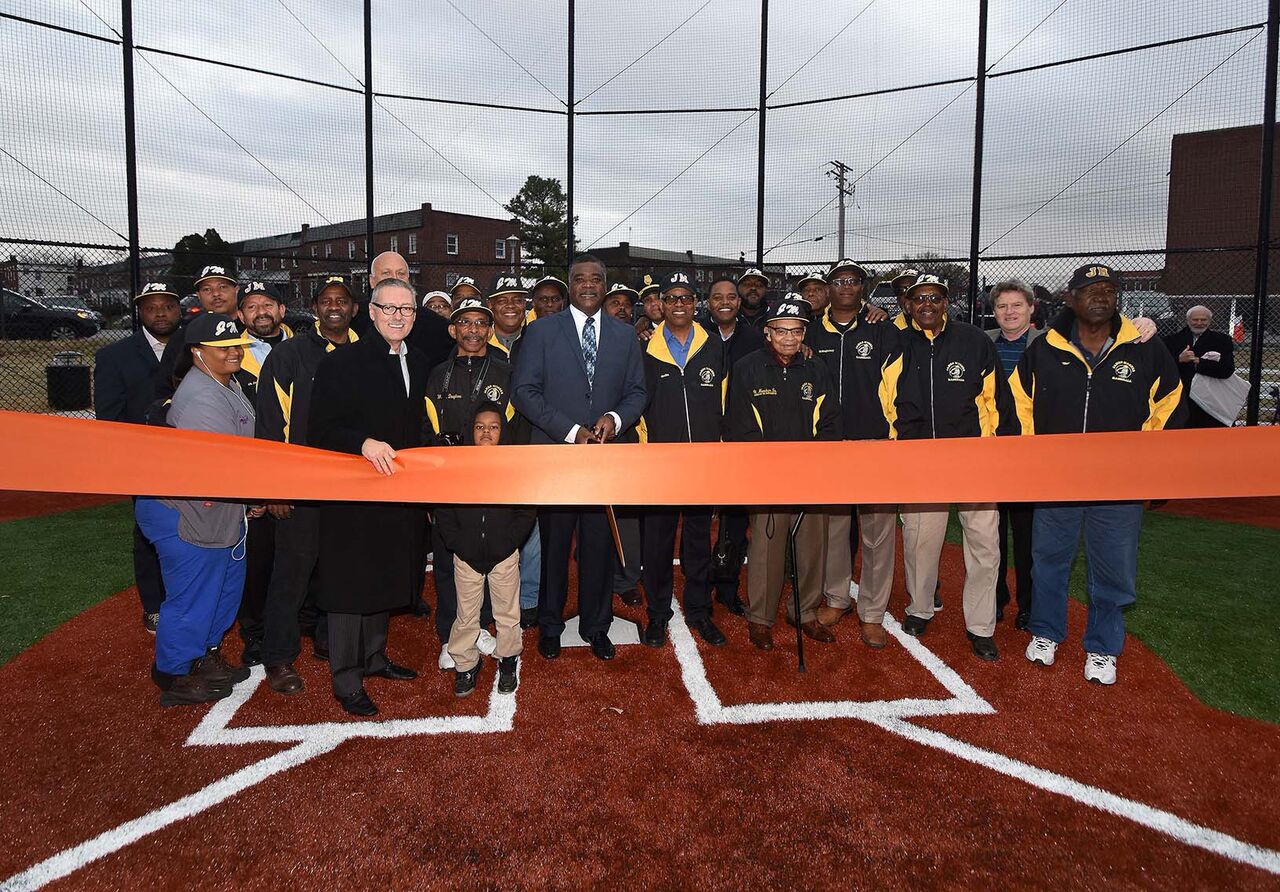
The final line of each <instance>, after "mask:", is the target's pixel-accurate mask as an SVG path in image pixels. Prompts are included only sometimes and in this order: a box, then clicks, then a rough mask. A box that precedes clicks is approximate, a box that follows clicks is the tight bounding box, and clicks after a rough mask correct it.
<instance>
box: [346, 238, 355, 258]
mask: <svg viewBox="0 0 1280 892" xmlns="http://www.w3.org/2000/svg"><path fill="white" fill-rule="evenodd" d="M347 259H348V260H355V259H356V243H355V242H347Z"/></svg>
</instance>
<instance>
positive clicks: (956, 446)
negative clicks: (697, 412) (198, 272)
mask: <svg viewBox="0 0 1280 892" xmlns="http://www.w3.org/2000/svg"><path fill="white" fill-rule="evenodd" d="M396 461H397V464H398V466H399V468H400V470H399V473H396V474H394V475H392V476H390V477H383V476H381V475H379V474H377V473H376V472H375V471H374V470H373V467H372V466H371V465H370V464H369V463H368V462H367V461H365V460H364V459H363V458H361V457H360V456H358V455H346V454H342V453H336V452H327V451H324V450H319V449H308V448H305V447H301V446H289V445H286V444H284V443H275V442H270V441H265V440H252V439H248V438H244V437H231V436H225V435H221V434H207V433H202V432H197V431H178V430H170V429H167V428H158V427H146V426H143V425H132V424H118V423H113V422H103V421H91V420H87V419H77V418H61V417H57V416H49V415H34V414H27V413H21V412H0V489H18V490H37V491H43V492H76V493H118V494H120V495H156V496H173V497H189V498H209V499H236V500H244V501H253V502H290V501H303V500H334V501H362V502H373V501H383V502H424V503H439V504H443V503H458V504H466V503H469V504H486V503H496V504H511V505H514V504H524V505H806V504H807V505H820V504H862V505H866V504H909V503H940V502H1067V501H1110V500H1139V499H1199V498H1215V497H1234V496H1275V495H1280V428H1275V427H1254V428H1231V429H1226V428H1222V429H1214V430H1180V431H1158V432H1136V433H1110V434H1063V435H1056V436H1048V435H1040V436H1034V437H998V438H984V439H955V440H911V441H841V442H834V443H646V444H618V443H610V444H605V445H599V444H585V445H577V446H569V445H550V446H495V447H476V446H441V447H433V448H425V449H407V450H402V451H400V453H399V457H398V458H397V459H396Z"/></svg>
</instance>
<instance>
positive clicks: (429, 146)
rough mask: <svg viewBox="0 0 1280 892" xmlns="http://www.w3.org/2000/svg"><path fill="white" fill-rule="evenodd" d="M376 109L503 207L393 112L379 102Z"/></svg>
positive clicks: (500, 204)
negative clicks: (385, 114) (389, 117)
mask: <svg viewBox="0 0 1280 892" xmlns="http://www.w3.org/2000/svg"><path fill="white" fill-rule="evenodd" d="M378 107H379V108H380V109H382V110H383V111H384V112H386V113H387V114H388V115H390V116H391V118H392V120H394V121H395V122H396V123H398V124H399V125H400V126H401V127H403V128H404V129H405V130H408V131H409V133H410V134H412V135H413V136H414V137H415V138H416V139H417V140H418V142H420V143H422V144H423V145H424V146H426V147H427V148H428V149H430V150H431V151H433V152H435V153H436V154H437V155H439V156H440V160H441V161H443V162H444V163H445V164H447V165H449V166H450V167H452V168H453V169H454V171H456V172H457V174H458V175H459V176H460V177H462V178H463V179H464V180H466V181H467V182H468V183H470V184H471V185H473V186H475V187H476V188H477V189H479V190H480V191H481V192H483V193H484V194H485V196H486V197H488V199H489V200H490V201H492V202H493V203H494V204H496V205H497V206H498V207H503V204H502V202H500V201H498V199H496V198H494V197H493V196H492V195H491V194H490V193H489V190H488V189H486V188H485V187H484V186H481V185H480V184H479V183H477V182H476V181H475V180H473V179H471V177H469V176H468V175H467V174H466V172H465V171H463V170H462V168H460V167H458V165H456V164H454V163H453V162H452V161H450V160H449V159H448V158H446V157H445V154H444V153H443V152H441V151H440V150H439V149H437V148H436V147H435V146H433V145H432V144H431V143H429V142H427V140H426V139H425V138H424V137H423V136H422V135H421V134H420V133H418V131H416V130H414V129H413V128H412V127H410V126H409V125H408V124H406V123H405V122H404V121H402V120H400V118H399V117H398V116H397V115H396V113H395V112H393V111H392V110H391V109H389V108H387V107H386V106H385V105H383V104H382V103H381V102H379V103H378Z"/></svg>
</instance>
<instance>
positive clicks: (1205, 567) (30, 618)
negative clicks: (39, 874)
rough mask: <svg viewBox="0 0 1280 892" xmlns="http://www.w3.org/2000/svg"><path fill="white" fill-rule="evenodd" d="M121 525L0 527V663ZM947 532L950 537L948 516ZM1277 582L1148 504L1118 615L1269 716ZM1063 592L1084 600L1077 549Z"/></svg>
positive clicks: (120, 551) (95, 511)
mask: <svg viewBox="0 0 1280 892" xmlns="http://www.w3.org/2000/svg"><path fill="white" fill-rule="evenodd" d="M131 529H132V512H131V510H130V505H129V503H128V502H120V503H116V504H111V505H103V506H99V507H94V508H84V509H80V510H76V511H67V512H63V513H59V514H50V515H45V516H42V517H33V518H27V519H23V520H12V521H8V522H5V523H0V562H3V566H4V567H6V568H7V572H6V573H5V575H4V578H3V580H2V581H0V665H3V664H4V663H5V662H8V661H9V660H10V659H12V658H13V656H14V655H16V654H17V653H18V652H19V651H21V650H23V649H24V648H26V647H29V646H30V645H31V644H34V643H35V642H36V641H37V640H38V639H39V638H41V637H42V636H43V635H45V634H46V633H48V632H49V631H50V630H52V629H53V628H55V627H56V626H58V625H59V624H61V623H63V622H65V621H66V620H68V619H70V618H71V617H73V616H75V615H76V614H77V613H79V612H81V611H82V610H84V609H85V608H87V607H89V606H90V605H92V604H95V603H97V602H98V601H101V600H102V599H103V598H105V597H107V596H108V595H111V594H113V593H114V592H117V591H120V590H121V589H123V588H127V587H128V586H130V585H132V583H133V562H132V552H131V534H130V530H131ZM948 540H949V541H952V542H959V541H960V540H959V527H958V524H956V523H955V519H954V517H953V518H952V526H951V529H950V531H949V534H948ZM1277 579H1280V530H1271V529H1264V528H1261V527H1254V526H1248V525H1245V524H1235V523H1223V522H1221V521H1213V520H1201V519H1199V518H1193V517H1181V516H1176V515H1168V514H1161V513H1159V512H1151V511H1148V512H1147V514H1146V516H1145V518H1144V521H1143V531H1142V541H1141V545H1140V547H1139V551H1138V603H1137V604H1136V605H1135V606H1134V607H1133V608H1132V609H1131V610H1130V611H1129V612H1128V615H1127V616H1126V623H1127V625H1128V628H1129V631H1131V632H1132V633H1133V634H1135V635H1137V636H1138V637H1139V638H1140V639H1142V641H1143V642H1144V643H1145V644H1146V645H1147V646H1148V647H1150V648H1151V649H1152V650H1154V651H1155V652H1156V653H1157V654H1159V655H1160V656H1161V658H1163V659H1164V660H1165V662H1166V663H1168V665H1169V666H1170V668H1172V669H1173V671H1174V672H1175V673H1177V674H1178V676H1179V677H1181V678H1182V680H1183V681H1184V682H1186V684H1187V686H1188V687H1190V689H1191V690H1192V691H1193V692H1194V693H1195V694H1196V696H1198V697H1199V698H1200V699H1201V700H1203V701H1204V702H1206V703H1208V704H1210V705H1212V706H1216V707H1218V708H1220V709H1226V710H1229V711H1231V712H1235V713H1239V714H1240V715H1246V716H1251V717H1254V718H1258V719H1263V720H1265V721H1269V722H1274V723H1277V724H1280V598H1277V597H1276V582H1275V581H1276V580H1277ZM950 588H953V587H952V586H947V584H946V583H945V582H944V588H943V594H944V597H946V598H947V599H948V606H950V605H951V604H954V606H956V607H959V603H958V601H959V592H958V591H955V590H950V591H949V590H948V589H950ZM1071 594H1072V595H1073V596H1074V597H1075V598H1077V599H1078V600H1084V597H1085V562H1084V560H1083V557H1081V558H1080V559H1079V560H1078V561H1077V563H1076V568H1075V572H1074V574H1073V575H1072V580H1071ZM1077 643H1078V642H1077ZM1005 659H1021V655H1020V654H1016V653H1009V654H1007V655H1006V656H1005ZM1120 669H1121V684H1123V683H1124V661H1123V659H1122V660H1121V663H1120Z"/></svg>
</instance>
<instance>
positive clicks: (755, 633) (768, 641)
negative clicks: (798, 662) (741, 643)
mask: <svg viewBox="0 0 1280 892" xmlns="http://www.w3.org/2000/svg"><path fill="white" fill-rule="evenodd" d="M747 635H748V636H749V637H750V638H751V643H752V644H754V645H755V646H756V647H758V648H760V649H761V650H773V629H771V628H769V627H768V626H765V625H761V624H760V623H753V622H748V623H747Z"/></svg>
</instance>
